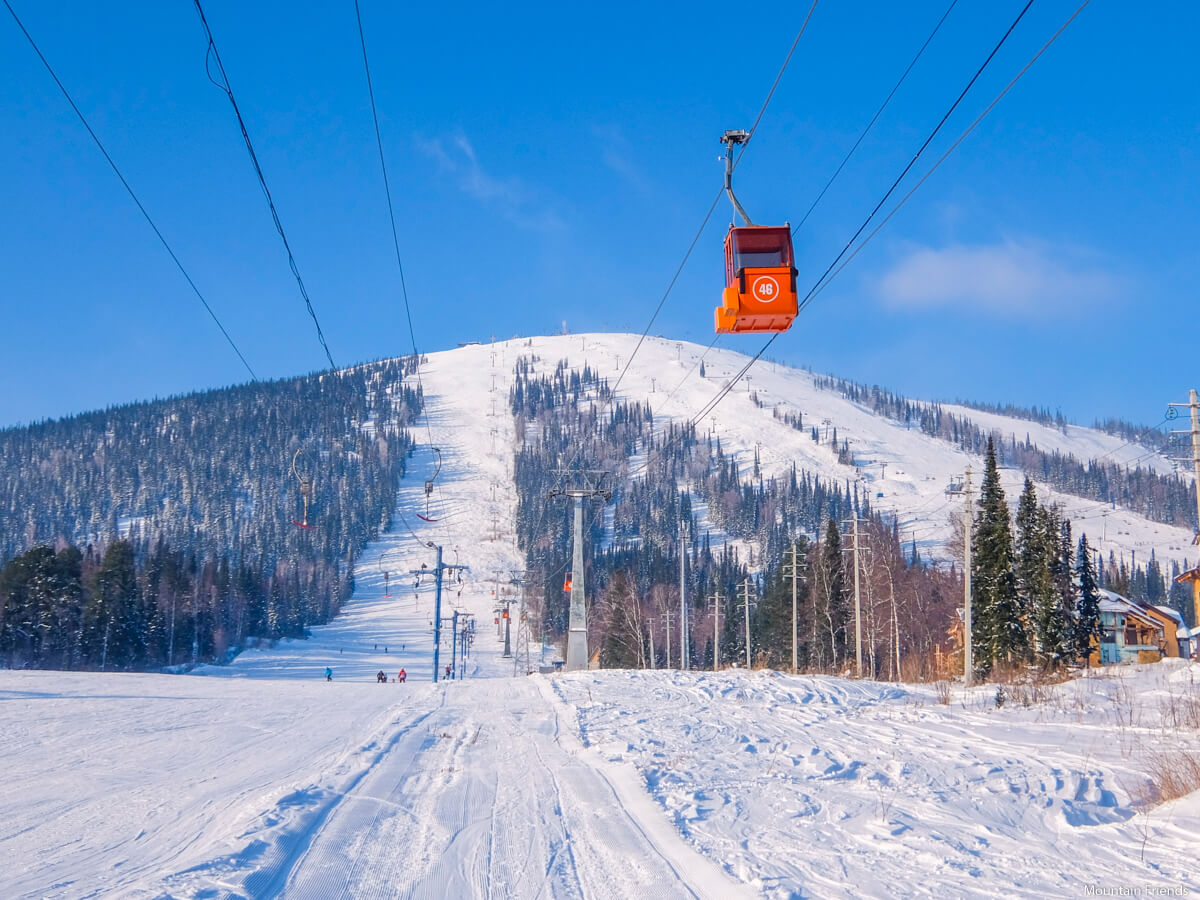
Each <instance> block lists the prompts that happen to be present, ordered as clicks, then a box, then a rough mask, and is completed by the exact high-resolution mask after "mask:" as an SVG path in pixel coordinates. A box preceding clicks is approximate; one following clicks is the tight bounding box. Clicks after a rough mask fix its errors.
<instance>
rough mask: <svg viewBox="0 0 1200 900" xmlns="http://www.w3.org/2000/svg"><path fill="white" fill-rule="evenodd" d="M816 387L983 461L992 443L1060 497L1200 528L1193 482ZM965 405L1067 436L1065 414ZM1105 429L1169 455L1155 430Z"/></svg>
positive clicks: (871, 393) (897, 401)
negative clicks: (1082, 458)
mask: <svg viewBox="0 0 1200 900" xmlns="http://www.w3.org/2000/svg"><path fill="white" fill-rule="evenodd" d="M814 383H815V384H816V386H817V387H819V388H821V389H823V390H828V391H835V392H838V393H840V394H842V396H844V397H845V398H846V399H848V400H850V401H852V402H854V403H858V404H860V405H862V406H863V407H864V408H866V409H869V410H871V411H872V412H874V413H876V414H878V415H882V416H885V417H887V418H889V419H892V420H893V421H896V422H902V423H904V424H905V425H906V426H908V427H911V428H919V429H920V430H921V431H922V432H924V433H925V434H927V435H929V436H930V437H936V438H940V439H941V440H944V441H948V442H949V443H952V444H954V445H956V446H958V447H960V448H962V449H963V450H965V451H967V452H968V453H971V454H975V455H981V454H982V453H983V452H984V450H985V448H986V447H987V445H988V443H989V442H992V443H993V444H994V446H995V452H996V455H997V459H998V460H999V461H1000V462H1001V463H1003V464H1005V465H1009V466H1013V467H1015V468H1019V469H1020V470H1021V471H1022V472H1024V473H1025V474H1026V475H1028V476H1029V477H1031V478H1034V479H1037V480H1038V481H1043V482H1045V483H1047V484H1049V485H1050V486H1051V487H1053V488H1054V489H1055V490H1058V491H1062V492H1063V493H1066V494H1072V495H1074V496H1077V497H1083V498H1085V499H1088V500H1097V501H1101V502H1104V503H1114V504H1116V505H1119V506H1122V507H1124V508H1125V509H1128V510H1131V511H1133V512H1135V513H1137V514H1138V515H1140V516H1144V517H1145V518H1147V519H1149V520H1151V521H1153V522H1161V523H1163V524H1166V525H1174V526H1176V527H1180V528H1186V527H1192V528H1195V527H1196V505H1195V494H1194V493H1193V491H1194V488H1193V486H1192V484H1191V483H1190V482H1188V481H1185V480H1183V479H1182V478H1179V477H1178V476H1176V475H1160V474H1158V473H1156V472H1154V471H1152V470H1150V469H1147V468H1142V467H1141V466H1135V467H1133V468H1130V467H1129V466H1126V465H1121V464H1118V463H1114V462H1106V461H1103V460H1095V459H1093V460H1089V461H1088V462H1086V463H1083V462H1080V461H1079V460H1078V459H1076V458H1075V457H1074V456H1073V455H1070V454H1063V453H1060V452H1058V451H1057V450H1055V451H1046V450H1042V449H1040V448H1039V447H1037V446H1036V445H1035V444H1034V443H1033V442H1032V441H1031V440H1030V439H1029V437H1028V435H1027V436H1026V438H1025V440H1023V441H1018V440H1017V436H1016V434H1009V435H1007V436H1004V435H1001V434H1000V433H999V432H995V431H987V430H985V429H983V428H981V427H979V426H978V425H976V424H975V423H974V422H972V421H971V420H970V419H969V418H967V417H966V416H962V415H958V414H955V413H952V412H948V411H947V410H945V409H944V408H943V407H942V405H941V404H938V403H925V402H920V401H914V400H909V399H907V398H905V397H901V396H900V395H898V394H894V393H892V392H891V391H887V390H884V389H883V388H880V387H878V386H873V387H867V386H866V385H862V384H857V383H855V382H852V381H847V380H845V379H842V378H834V377H832V376H814ZM964 405H970V406H973V407H974V408H976V409H982V410H985V411H988V412H998V413H1001V414H1003V415H1013V416H1018V417H1020V418H1025V419H1029V420H1030V421H1036V422H1041V423H1042V424H1047V425H1052V426H1054V427H1058V428H1064V429H1065V427H1066V424H1067V423H1066V421H1065V420H1064V419H1062V417H1061V415H1060V414H1056V415H1055V416H1054V417H1050V415H1049V412H1048V411H1045V410H1042V411H1038V410H1028V409H1022V408H1019V407H1007V406H1004V407H991V406H987V405H985V404H964ZM1103 427H1105V430H1109V431H1111V432H1112V433H1116V434H1118V435H1120V436H1128V438H1129V440H1131V441H1142V440H1143V438H1146V441H1145V442H1144V443H1143V445H1144V446H1147V447H1149V448H1153V449H1161V446H1162V441H1160V440H1158V439H1156V438H1153V437H1148V438H1147V433H1148V432H1149V433H1150V434H1158V432H1154V431H1153V429H1141V430H1137V429H1134V428H1133V426H1129V425H1127V424H1126V423H1119V422H1118V423H1107V425H1106V426H1103ZM1160 437H1162V436H1161V435H1160Z"/></svg>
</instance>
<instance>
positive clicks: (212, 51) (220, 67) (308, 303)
mask: <svg viewBox="0 0 1200 900" xmlns="http://www.w3.org/2000/svg"><path fill="white" fill-rule="evenodd" d="M7 2H8V0H5V3H7ZM194 2H195V4H196V12H197V13H199V14H200V23H201V24H202V25H203V26H204V32H205V34H206V35H207V36H208V51H207V53H206V54H205V57H204V68H205V73H206V74H207V75H208V80H209V81H211V82H212V83H213V84H214V85H216V86H217V87H219V88H220V89H221V90H222V91H224V92H225V96H227V97H228V98H229V103H230V104H231V105H232V106H233V114H234V115H235V116H237V120H238V127H239V128H240V129H241V132H242V140H244V141H245V142H246V149H247V150H248V151H249V153H250V161H251V162H252V163H253V164H254V172H255V174H256V175H257V176H258V183H259V185H260V186H261V187H262V192H263V194H264V195H265V196H266V198H267V206H269V207H270V208H271V219H272V221H274V223H275V230H276V231H278V232H279V237H280V238H281V239H282V240H283V247H284V249H285V250H286V251H287V258H288V266H289V267H290V268H291V270H292V275H294V276H295V278H296V284H297V285H298V286H299V288H300V296H301V297H303V298H304V305H305V307H306V308H307V309H308V314H309V316H311V317H312V320H313V325H315V326H316V328H317V339H318V340H319V341H320V342H321V348H322V349H323V350H324V351H325V358H326V359H328V360H329V366H330V368H333V369H336V368H337V365H336V364H335V363H334V361H333V355H332V354H331V353H330V352H329V345H328V344H327V343H326V342H325V332H324V331H322V330H321V323H320V322H319V321H318V320H317V313H316V311H315V310H314V309H313V305H312V299H311V298H310V297H309V296H308V290H307V289H306V288H305V287H304V279H302V278H301V277H300V269H299V267H298V266H297V265H296V257H295V256H294V255H293V254H292V245H291V244H290V243H288V239H287V234H286V233H285V232H284V230H283V223H282V222H280V221H279V211H278V210H276V208H275V201H274V199H272V197H271V190H270V188H268V187H267V179H266V176H265V175H263V170H262V166H261V165H259V162H258V154H257V153H255V152H254V144H253V143H252V142H251V140H250V132H249V131H247V130H246V121H245V119H243V118H242V111H241V110H240V109H239V108H238V104H237V99H236V98H235V97H234V96H233V88H232V87H231V86H230V84H229V76H228V75H227V74H226V73H225V65H224V64H223V63H222V62H221V54H220V52H219V51H218V50H217V43H216V41H215V40H213V34H212V29H211V28H209V27H208V19H206V18H205V17H204V7H203V6H201V5H200V0H194ZM210 59H212V60H214V61H215V62H216V64H217V71H218V72H219V73H220V75H221V80H220V81H217V80H216V79H215V78H213V77H212V70H211V68H210V66H209V60H210Z"/></svg>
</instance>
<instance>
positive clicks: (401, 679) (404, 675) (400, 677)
mask: <svg viewBox="0 0 1200 900" xmlns="http://www.w3.org/2000/svg"><path fill="white" fill-rule="evenodd" d="M407 677H408V673H407V672H405V671H404V670H403V669H401V670H400V674H399V675H397V676H396V680H397V681H398V682H400V683H401V684H404V679H406V678H407Z"/></svg>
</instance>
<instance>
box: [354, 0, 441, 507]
mask: <svg viewBox="0 0 1200 900" xmlns="http://www.w3.org/2000/svg"><path fill="white" fill-rule="evenodd" d="M354 18H355V21H356V22H357V23H358V41H359V45H360V46H361V48H362V58H363V69H364V71H365V72H366V76H367V97H368V98H369V99H370V101H371V120H372V121H373V122H374V124H375V146H376V147H377V148H378V150H379V168H380V170H381V171H382V173H383V191H384V195H385V196H386V198H387V210H388V221H389V222H390V223H391V226H392V248H393V249H394V250H395V252H396V268H397V269H398V270H399V272H400V292H401V296H402V297H403V298H404V313H405V316H406V318H407V320H408V335H409V338H410V339H411V340H412V350H413V366H414V368H413V374H414V375H416V377H417V388H418V390H420V392H421V398H422V402H421V414H422V417H423V418H424V419H425V433H426V436H427V437H428V438H429V446H430V447H431V448H433V447H434V440H433V429H432V427H431V426H430V424H429V411H428V409H426V407H425V402H424V398H425V385H424V384H423V382H422V380H421V353H420V351H419V350H418V349H417V333H416V329H415V328H414V327H413V318H412V307H411V305H410V304H409V301H408V285H407V284H406V282H405V279H404V262H403V261H402V259H401V256H400V236H399V233H398V230H397V228H396V212H395V206H394V204H393V202H392V188H391V181H390V179H389V178H388V171H387V159H386V157H385V156H384V152H383V134H382V132H381V130H380V128H379V110H378V108H377V107H376V105H375V87H374V83H373V81H372V79H371V63H370V60H369V59H368V57H367V38H366V34H365V33H364V30H363V23H362V11H361V9H360V8H359V3H358V0H354ZM434 451H435V452H437V451H436V448H434ZM438 469H439V470H440V469H441V454H440V453H439V454H438ZM436 477H437V476H436V475H435V476H434V478H435V479H436ZM438 500H439V501H440V502H441V505H442V509H443V511H442V514H441V515H439V517H438V518H439V519H444V518H445V500H444V498H443V497H442V493H441V487H440V485H439V486H438ZM426 511H427V512H428V509H427V510H426Z"/></svg>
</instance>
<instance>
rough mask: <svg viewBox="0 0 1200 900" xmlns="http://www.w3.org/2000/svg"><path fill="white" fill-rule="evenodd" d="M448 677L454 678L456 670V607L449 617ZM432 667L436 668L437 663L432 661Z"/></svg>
mask: <svg viewBox="0 0 1200 900" xmlns="http://www.w3.org/2000/svg"><path fill="white" fill-rule="evenodd" d="M450 619H451V622H450V677H451V679H453V678H454V676H455V674H456V673H457V670H458V665H457V662H458V610H457V609H456V610H455V611H454V613H453V615H451V617H450ZM434 668H437V663H434Z"/></svg>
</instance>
